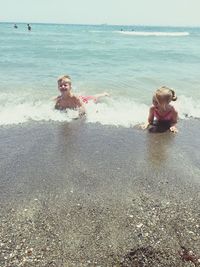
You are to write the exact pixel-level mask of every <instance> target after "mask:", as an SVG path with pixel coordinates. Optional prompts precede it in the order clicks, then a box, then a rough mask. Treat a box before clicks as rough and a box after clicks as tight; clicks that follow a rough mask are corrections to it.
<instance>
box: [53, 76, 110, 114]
mask: <svg viewBox="0 0 200 267" xmlns="http://www.w3.org/2000/svg"><path fill="white" fill-rule="evenodd" d="M58 90H59V91H60V96H58V97H57V98H56V99H55V100H56V104H55V108H56V109H59V110H65V109H67V108H69V109H77V110H78V111H79V116H83V115H85V114H86V109H85V104H87V103H88V101H90V100H93V101H94V102H97V101H98V100H99V99H100V98H101V97H104V96H108V95H109V94H108V93H106V92H105V93H102V94H97V95H94V96H78V95H75V94H73V92H72V82H71V78H70V76H68V75H64V76H61V77H59V78H58Z"/></svg>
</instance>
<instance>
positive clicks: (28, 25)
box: [27, 24, 31, 32]
mask: <svg viewBox="0 0 200 267" xmlns="http://www.w3.org/2000/svg"><path fill="white" fill-rule="evenodd" d="M27 27H28V31H29V32H30V31H31V26H30V24H27Z"/></svg>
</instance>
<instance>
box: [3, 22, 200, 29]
mask: <svg viewBox="0 0 200 267" xmlns="http://www.w3.org/2000/svg"><path fill="white" fill-rule="evenodd" d="M0 23H8V24H17V23H18V24H27V23H29V24H30V23H31V24H57V25H79V26H131V27H133V26H135V27H138V26H148V27H177V28H178V27H179V28H183V27H188V28H191V27H192V28H199V27H200V25H169V24H168V25H167V24H166V25H158V24H110V23H91V24H89V23H67V22H44V21H43V22H30V21H29V22H25V21H0Z"/></svg>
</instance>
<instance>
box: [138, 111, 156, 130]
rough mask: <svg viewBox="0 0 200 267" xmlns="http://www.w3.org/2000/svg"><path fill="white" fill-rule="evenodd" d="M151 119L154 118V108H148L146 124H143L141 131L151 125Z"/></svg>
mask: <svg viewBox="0 0 200 267" xmlns="http://www.w3.org/2000/svg"><path fill="white" fill-rule="evenodd" d="M153 118H154V107H150V109H149V116H148V122H146V123H145V124H143V125H142V126H141V127H142V129H143V130H145V129H147V128H148V127H149V125H151V124H152V123H153Z"/></svg>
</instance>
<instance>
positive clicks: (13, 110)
mask: <svg viewBox="0 0 200 267" xmlns="http://www.w3.org/2000/svg"><path fill="white" fill-rule="evenodd" d="M18 26H19V27H18V29H13V25H12V24H7V23H0V43H1V53H0V66H1V71H0V79H1V84H0V125H1V126H2V125H12V124H19V123H26V122H30V121H40V122H41V121H71V120H72V119H74V118H76V117H77V115H78V114H77V112H76V111H68V112H60V111H56V110H55V109H54V103H53V101H52V100H51V99H52V97H53V96H56V95H57V94H58V92H57V84H56V79H57V77H58V76H59V75H61V74H69V75H71V77H72V80H73V87H74V92H75V93H79V92H81V94H83V95H93V94H96V93H100V92H102V91H107V92H108V93H110V94H111V96H110V97H109V98H106V99H105V100H103V101H102V102H101V103H98V104H94V103H89V104H88V105H87V106H86V108H87V120H86V121H87V122H91V123H101V124H104V125H116V126H123V127H131V126H134V125H136V124H138V123H142V122H145V121H146V119H147V116H148V109H149V106H150V105H151V99H152V94H153V92H154V90H155V89H156V88H158V87H160V86H162V85H167V86H169V87H173V88H175V90H176V93H177V95H178V101H177V102H176V103H174V105H175V106H176V108H177V110H178V111H179V117H180V118H181V119H188V118H190V117H192V118H200V90H199V89H200V81H199V69H200V54H199V43H200V29H199V28H175V27H171V28H170V27H145V26H109V25H96V26H94V25H93V26H92V25H50V24H33V25H32V32H27V27H26V25H25V24H19V25H18Z"/></svg>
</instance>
